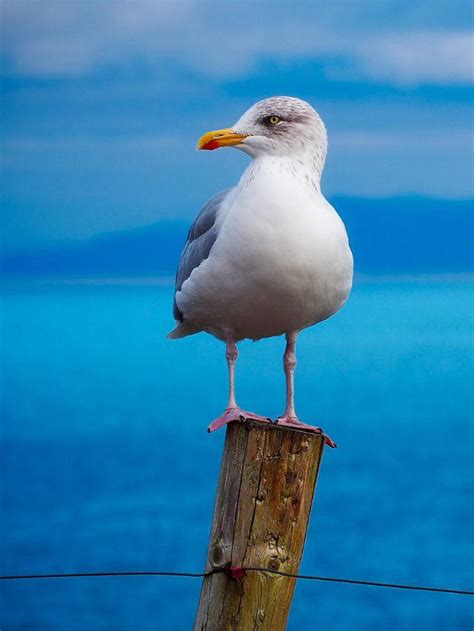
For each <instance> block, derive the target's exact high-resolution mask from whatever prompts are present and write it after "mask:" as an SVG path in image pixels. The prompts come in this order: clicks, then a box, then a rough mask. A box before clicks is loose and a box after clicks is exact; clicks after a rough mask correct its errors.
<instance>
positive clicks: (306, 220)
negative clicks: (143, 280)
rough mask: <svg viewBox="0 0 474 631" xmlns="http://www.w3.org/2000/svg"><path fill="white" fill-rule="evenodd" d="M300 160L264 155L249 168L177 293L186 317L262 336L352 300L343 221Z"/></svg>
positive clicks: (238, 334)
mask: <svg viewBox="0 0 474 631" xmlns="http://www.w3.org/2000/svg"><path fill="white" fill-rule="evenodd" d="M300 166H301V165H298V164H296V165H291V164H288V163H282V162H281V161H276V160H273V159H269V158H267V159H265V160H261V161H255V162H254V163H252V164H251V165H250V167H249V168H248V169H247V171H246V172H245V173H244V175H243V176H242V179H241V181H240V183H239V186H238V189H237V191H236V195H235V197H234V199H233V202H232V204H230V205H229V208H228V209H227V211H226V213H225V216H224V217H222V218H221V221H222V223H221V225H220V231H219V237H218V239H217V241H216V243H215V244H214V247H213V248H212V250H211V255H210V256H209V258H208V259H207V260H206V261H204V262H203V263H202V264H201V265H200V266H199V267H198V268H197V269H195V270H194V271H193V272H192V274H191V276H190V278H189V279H188V280H187V281H186V282H185V283H184V284H183V287H182V291H181V292H180V293H179V294H178V295H177V302H178V306H179V308H180V309H181V310H182V311H183V313H186V319H187V320H188V321H190V322H192V323H193V324H196V325H198V326H200V327H202V328H203V329H206V330H209V331H210V332H212V333H213V334H215V335H217V336H218V337H225V335H226V334H227V333H228V332H231V333H233V335H234V337H235V339H242V338H244V337H249V338H252V339H259V338H262V337H270V336H274V335H280V334H282V333H285V332H287V331H293V330H300V329H302V328H305V327H307V326H310V325H311V324H315V323H316V322H320V321H321V320H324V319H326V318H328V317H329V316H331V315H332V314H333V313H335V312H336V311H337V310H338V309H339V308H340V307H341V306H342V305H343V304H344V302H345V301H346V300H347V297H348V295H349V292H350V289H351V284H352V254H351V251H350V248H349V244H348V240H347V235H346V231H345V228H344V225H343V223H342V221H341V219H340V218H339V216H338V215H337V213H336V211H335V210H334V209H333V208H332V206H331V205H330V204H329V203H328V202H327V201H326V200H325V199H324V197H323V196H322V195H321V193H320V192H319V191H317V190H315V188H314V186H313V185H312V183H311V181H310V179H309V178H305V176H304V173H302V172H301V169H298V167H300Z"/></svg>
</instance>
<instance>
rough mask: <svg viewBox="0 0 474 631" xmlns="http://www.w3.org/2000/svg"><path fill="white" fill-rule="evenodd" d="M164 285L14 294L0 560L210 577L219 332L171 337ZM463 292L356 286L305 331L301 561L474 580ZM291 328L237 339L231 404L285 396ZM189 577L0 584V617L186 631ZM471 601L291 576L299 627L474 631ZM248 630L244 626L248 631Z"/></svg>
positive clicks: (460, 582) (192, 584)
mask: <svg viewBox="0 0 474 631" xmlns="http://www.w3.org/2000/svg"><path fill="white" fill-rule="evenodd" d="M171 294H172V290H171V287H142V288H139V287H67V286H63V287H56V288H49V289H47V288H44V287H43V288H36V289H34V288H29V289H28V288H25V287H23V288H17V289H13V288H11V289H9V290H5V291H4V295H3V308H2V349H1V350H2V353H1V362H2V365H1V371H2V372H1V385H2V416H3V420H2V435H1V485H2V486H1V503H2V506H1V513H2V516H1V541H0V558H1V562H0V570H1V573H2V574H5V573H12V574H14V573H34V572H58V571H59V572H74V571H86V570H89V571H100V570H107V569H109V570H122V569H133V570H140V569H143V570H156V569H168V570H178V571H180V570H197V571H199V570H201V569H202V568H203V565H204V558H205V554H206V549H207V539H208V533H209V526H210V519H211V514H212V508H213V499H214V491H215V486H216V481H217V475H218V470H219V461H220V456H221V452H222V445H223V439H224V432H219V433H216V434H213V435H208V434H207V433H206V432H205V427H206V425H207V423H208V422H209V421H210V420H211V419H212V418H213V417H214V416H216V415H217V414H218V413H219V412H220V411H221V410H222V408H223V406H224V403H225V398H226V392H225V390H226V372H225V361H224V353H223V347H222V345H221V344H220V343H219V342H217V341H216V340H214V339H212V338H210V337H208V336H205V335H199V336H195V337H193V338H188V339H185V340H181V341H176V342H170V341H167V340H165V337H164V336H165V333H166V332H167V330H169V329H170V328H171V326H172V320H171V316H170V303H171ZM473 295H474V294H473V285H471V284H469V283H462V282H451V283H447V282H445V283H441V282H424V283H420V282H398V283H396V282H391V283H382V282H379V283H364V284H359V285H357V286H356V288H355V290H354V293H353V295H352V297H351V300H350V302H349V303H348V305H347V307H346V308H345V309H344V310H343V311H342V312H341V313H340V314H338V315H337V316H336V317H335V318H333V319H331V320H330V321H328V322H325V323H323V324H321V325H320V326H318V327H316V328H313V329H311V330H308V331H306V332H304V333H303V334H302V336H301V338H300V343H299V356H298V359H299V364H298V368H297V408H298V412H299V414H300V416H301V417H302V418H303V419H305V420H307V421H313V422H317V423H319V424H321V425H322V426H323V427H325V429H326V430H327V431H328V432H329V433H330V435H331V436H332V437H333V438H334V440H336V441H337V443H338V445H339V449H337V450H329V449H328V450H326V452H325V455H324V459H323V464H322V468H321V472H320V478H319V485H318V489H317V493H316V498H315V504H314V507H313V513H312V518H311V525H310V530H309V533H308V538H307V543H306V548H305V554H304V559H303V564H302V568H301V569H302V571H303V572H306V573H316V574H320V575H328V576H344V577H354V578H362V579H374V580H379V581H392V582H403V583H421V584H428V585H440V586H448V587H449V586H451V587H464V588H470V589H472V588H473V584H474V580H473V576H472V567H474V557H473V548H472V545H471V534H472V522H473V516H474V515H473V506H472V497H473V495H472V491H473V489H472V486H473V479H474V476H473V473H474V471H473V465H472V448H473V432H472V427H473V424H472V421H473V410H474V401H473V394H472V388H471V386H472V378H473V376H474V365H473V339H474V334H473V316H472V313H473ZM283 347H284V341H283V339H275V340H266V341H262V342H259V343H258V344H253V343H250V342H249V343H243V344H242V345H241V355H240V359H239V363H238V370H237V379H238V383H237V385H238V398H239V401H240V402H241V405H242V406H244V407H246V408H248V409H253V410H255V411H257V412H262V413H265V414H267V415H270V416H276V415H277V414H278V413H280V412H281V411H282V409H283V405H284V401H283V396H284V383H283V375H282V371H281V353H282V351H283ZM199 589H200V580H199V579H189V578H188V579H177V578H174V579H172V578H130V579H125V578H117V579H112V578H101V579H77V580H68V581H66V580H64V581H42V582H40V581H37V582H16V583H2V584H1V585H0V593H1V600H0V628H1V629H2V631H19V630H25V631H42V630H47V631H69V630H71V631H73V630H74V631H75V630H77V631H79V630H83V629H88V630H89V631H95V630H99V629H104V630H105V629H120V630H130V631H131V630H143V631H148V630H150V631H151V630H164V631H167V630H169V631H174V630H181V629H183V630H186V629H190V628H192V622H193V618H194V613H195V609H196V604H197V600H198V596H199ZM472 600H474V599H471V598H469V597H465V596H454V595H443V594H428V593H416V592H409V591H395V590H384V589H376V588H370V587H356V586H345V585H334V584H325V583H317V582H311V583H309V582H303V581H300V582H299V583H298V585H297V589H296V593H295V598H294V602H293V607H292V612H291V616H290V624H289V627H288V628H289V629H290V630H291V631H296V630H301V629H304V630H306V629H307V630H312V629H315V631H318V630H320V629H330V630H331V631H339V630H340V631H371V630H374V631H375V630H376V631H379V630H380V631H382V630H386V629H390V630H392V629H393V630H395V629H396V630H397V631H408V630H410V631H419V630H424V629H429V630H435V631H437V630H439V631H448V630H449V631H456V630H467V629H471V628H472V626H473V622H474V611H473V605H472ZM243 631H245V630H243Z"/></svg>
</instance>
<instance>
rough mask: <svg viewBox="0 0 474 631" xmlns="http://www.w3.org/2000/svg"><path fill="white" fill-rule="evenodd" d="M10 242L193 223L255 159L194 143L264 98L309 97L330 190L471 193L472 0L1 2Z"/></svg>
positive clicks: (0, 131) (23, 244) (331, 193)
mask: <svg viewBox="0 0 474 631" xmlns="http://www.w3.org/2000/svg"><path fill="white" fill-rule="evenodd" d="M0 12H1V34H0V35H1V37H0V72H1V122H0V125H1V128H0V135H1V140H2V143H1V154H0V160H1V181H0V184H1V194H2V209H1V213H2V225H3V229H2V233H3V237H2V238H3V245H4V247H5V248H6V249H7V250H11V249H17V248H19V249H22V248H26V249H28V248H31V247H36V246H37V245H38V244H41V243H43V242H49V241H51V240H62V241H64V240H77V239H83V238H86V237H89V236H93V235H95V234H98V233H101V232H108V231H115V230H123V229H129V228H133V227H137V226H145V225H148V224H151V223H154V222H157V221H160V220H161V219H183V220H191V218H192V217H193V216H194V215H195V214H196V213H197V211H198V210H199V208H200V206H201V205H202V204H203V203H204V202H205V201H206V200H207V199H208V198H209V197H210V196H211V195H212V194H213V193H215V192H216V191H217V190H220V189H223V188H226V187H228V186H229V185H232V184H233V183H235V182H236V180H237V179H238V177H239V176H240V174H241V172H242V171H243V169H244V168H245V166H246V164H247V163H248V157H247V156H244V155H243V154H241V153H240V152H237V151H233V150H221V151H216V152H199V153H198V152H196V151H195V144H196V141H197V139H198V138H199V136H201V135H202V133H204V132H205V131H207V130H209V129H216V128H220V127H225V126H229V125H231V124H232V123H233V122H235V121H236V120H237V119H238V118H239V116H240V115H241V114H242V113H243V111H244V110H245V109H247V108H248V107H249V106H250V105H251V104H252V103H254V102H255V101H257V100H259V99H261V98H265V97H267V96H271V95H277V94H286V95H293V96H298V97H301V98H304V99H307V100H308V101H310V102H311V104H312V105H313V106H314V107H315V108H316V109H317V110H318V111H319V112H320V114H321V116H322V118H323V120H324V121H325V123H326V126H327V128H328V132H329V156H328V161H327V164H326V169H325V174H324V178H323V192H324V193H325V194H326V196H328V197H329V198H331V197H335V196H339V197H340V196H351V197H370V198H379V197H393V196H406V195H415V196H425V197H440V198H446V199H466V198H472V197H474V190H473V189H474V181H473V177H472V169H473V166H474V158H473V146H474V145H473V114H472V107H471V102H472V96H473V76H474V74H473V66H472V63H473V62H472V59H473V52H474V50H473V35H472V27H473V10H472V6H471V3H470V2H464V1H463V0H450V1H449V2H448V1H446V2H445V1H444V0H435V1H433V0H426V1H425V0H417V2H412V1H410V2H408V1H407V2H405V1H404V0H398V1H396V2H392V1H389V0H373V1H370V2H368V1H364V0H357V1H356V0H354V1H350V0H347V1H344V2H343V1H340V0H339V1H337V0H336V1H333V2H319V1H312V2H301V1H293V2H291V3H290V2H278V1H276V0H273V1H272V2H265V1H261V2H258V3H256V2H253V3H246V2H226V1H224V0H221V1H220V2H218V3H217V2H198V1H193V0H190V1H174V2H160V1H146V2H145V1H143V0H134V1H122V0H112V1H105V0H102V1H101V0H94V1H89V0H62V1H57V0H54V1H50V0H26V1H24V0H0Z"/></svg>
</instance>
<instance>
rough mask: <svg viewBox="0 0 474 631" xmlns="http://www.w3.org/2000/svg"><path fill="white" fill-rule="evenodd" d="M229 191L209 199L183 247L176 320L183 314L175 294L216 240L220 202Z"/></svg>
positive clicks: (174, 306)
mask: <svg viewBox="0 0 474 631" xmlns="http://www.w3.org/2000/svg"><path fill="white" fill-rule="evenodd" d="M230 190H231V189H227V190H225V191H221V192H220V193H217V195H214V197H211V199H210V200H209V201H208V202H207V204H206V205H205V206H204V207H203V208H202V209H201V211H200V212H199V214H198V216H197V217H196V219H195V220H194V223H193V225H192V226H191V228H190V230H189V233H188V239H187V241H186V244H185V246H184V249H183V252H182V253H181V258H180V260H179V265H178V269H177V271H176V286H175V291H174V303H173V315H174V317H175V319H176V320H179V321H180V322H182V321H183V314H182V313H181V311H180V310H179V309H178V305H177V304H176V292H177V291H179V290H180V289H181V287H182V285H183V283H184V281H185V280H186V279H187V278H189V277H190V276H191V272H192V271H193V270H194V269H195V268H196V267H199V265H201V263H202V262H203V261H205V260H206V259H207V257H208V256H209V253H210V251H211V249H212V246H213V245H214V243H215V241H216V239H217V232H218V231H217V227H216V217H217V213H218V212H219V209H220V207H221V205H222V202H223V201H224V199H225V198H226V197H227V194H228V193H229V191H230Z"/></svg>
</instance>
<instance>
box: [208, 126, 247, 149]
mask: <svg viewBox="0 0 474 631" xmlns="http://www.w3.org/2000/svg"><path fill="white" fill-rule="evenodd" d="M244 138H247V136H246V135H245V134H236V133H235V132H234V130H233V129H231V128H230V127H229V128H227V129H216V130H215V131H208V132H207V134H204V136H201V138H199V140H198V144H197V146H196V149H206V150H208V151H212V150H213V149H219V147H232V145H238V144H239V143H240V142H241V141H242V140H243V139H244Z"/></svg>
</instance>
